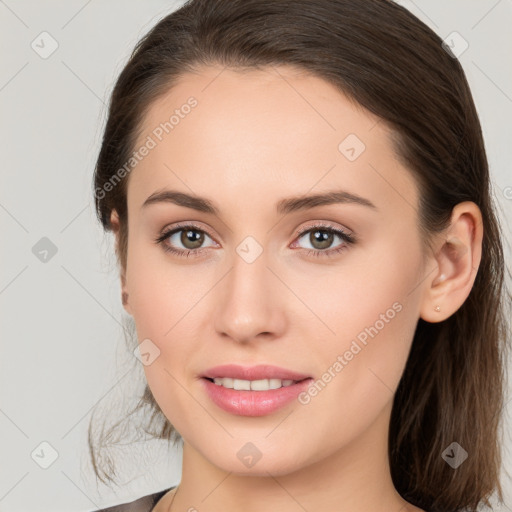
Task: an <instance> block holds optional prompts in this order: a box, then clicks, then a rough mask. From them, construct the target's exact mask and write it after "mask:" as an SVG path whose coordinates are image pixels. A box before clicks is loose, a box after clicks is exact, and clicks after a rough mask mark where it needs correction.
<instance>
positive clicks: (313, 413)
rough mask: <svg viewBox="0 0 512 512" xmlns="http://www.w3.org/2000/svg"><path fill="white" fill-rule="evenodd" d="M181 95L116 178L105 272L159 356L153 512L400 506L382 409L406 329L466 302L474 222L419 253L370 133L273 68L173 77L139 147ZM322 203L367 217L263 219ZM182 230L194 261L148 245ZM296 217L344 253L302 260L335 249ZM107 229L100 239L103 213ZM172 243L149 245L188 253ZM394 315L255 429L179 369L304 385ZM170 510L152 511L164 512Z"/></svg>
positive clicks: (379, 134)
mask: <svg viewBox="0 0 512 512" xmlns="http://www.w3.org/2000/svg"><path fill="white" fill-rule="evenodd" d="M190 96H194V97H195V98H196V99H197V101H198V105H197V107H195V109H193V110H192V111H191V112H190V114H188V115H187V116H184V118H183V119H180V122H179V124H178V125H177V126H175V128H174V129H173V130H172V131H171V132H170V133H169V134H167V135H165V136H164V137H163V139H162V141H161V142H159V143H158V144H157V145H156V147H154V148H153V149H151V151H150V152H149V154H148V155H147V156H146V157H145V158H144V159H143V160H142V161H141V162H139V163H138V164H137V166H136V167H135V169H134V170H133V171H132V172H131V174H130V175H129V183H128V192H127V194H128V196H127V201H128V218H129V221H128V222H129V242H128V253H127V266H126V268H123V269H121V284H122V291H123V292H124V293H126V294H127V301H126V303H125V304H124V307H125V309H126V311H127V312H128V313H129V314H130V315H132V316H133V317H134V319H135V323H136V327H137V335H138V339H139V341H142V340H144V339H146V338H149V339H150V340H151V342H152V343H153V344H154V345H156V346H157V347H158V349H159V350H160V355H159V356H158V357H157V358H156V359H155V360H154V361H153V362H152V363H151V364H149V365H147V366H144V371H145V374H146V378H147V380H148V384H149V386H150V388H151V390H152V393H153V395H154V397H155V399H156V401H157V402H158V404H159V406H160V407H161V409H162V411H163V412H164V414H165V415H166V417H167V418H168V419H169V420H170V422H171V423H172V424H173V425H174V426H175V427H176V429H177V430H178V432H180V434H181V435H182V437H183V440H184V447H183V470H182V480H181V483H180V486H179V491H178V493H177V495H176V498H175V499H174V502H173V504H172V510H173V511H177V510H189V509H190V510H192V509H191V508H190V507H195V509H197V510H200V511H201V512H209V511H214V510H223V511H224V512H231V511H235V510H241V509H243V510H245V511H248V512H253V511H254V512H255V511H262V510H280V511H283V512H292V511H293V512H295V511H299V510H308V511H316V510H337V511H339V512H348V511H350V512H359V511H361V512H362V511H368V510H373V511H386V512H390V511H396V512H405V511H419V510H420V509H419V508H416V507H414V506H413V505H411V504H409V503H407V502H406V501H405V500H404V499H402V498H401V496H400V495H399V494H398V492H397V491H396V489H395V488H394V486H393V483H392V480H391V476H390V468H389V462H388V446H387V442H388V429H389V420H390V414H391V407H392V403H393V397H394V393H395V391H396V388H397V386H398V383H399V380H400V377H401V375H402V373H403V370H404V368H405V364H406V361H407V356H408V354H409V350H410V347H411V343H412V339H413V334H414V330H415V327H416V324H417V322H418V319H419V318H420V317H421V318H423V319H424V320H426V321H428V322H438V321H442V320H444V319H446V318H447V317H449V316H450V315H452V314H453V313H454V312H455V311H456V310H457V309H458V308H459V307H460V306H461V305H462V303H463V302H464V300H465V299H466V298H467V296H468V294H469V292H470V291H471V287H472V285H473V282H474V279H475V276H476V270H477V268H478V265H479V262H480V256H481V242H482V220H481V214H480V210H479V209H478V207H477V206H476V205H475V204H474V203H472V202H464V203H461V204H459V205H457V206H456V207H455V208H454V210H453V214H452V222H451V225H450V226H449V228H448V229H447V230H446V231H445V232H444V233H441V234H440V235H439V236H438V237H437V238H436V239H435V241H434V242H435V243H434V250H433V251H432V252H425V251H424V249H423V246H422V244H421V236H420V231H419V227H418V216H417V210H418V198H419V192H418V189H417V187H416V183H415V181H414V179H413V177H412V175H411V174H410V172H409V171H408V170H407V169H406V168H405V167H403V166H402V164H400V162H399V161H398V160H397V158H396V155H395V154H394V152H393V148H392V145H391V139H390V132H389V130H388V129H387V128H386V126H385V125H384V123H383V122H379V119H378V118H376V117H375V116H374V115H373V114H371V113H369V112H367V111H365V110H363V109H362V108H361V107H360V106H358V105H355V104H354V103H353V102H351V101H349V100H348V99H347V98H346V97H345V96H344V95H343V94H342V93H340V92H339V91H338V90H337V89H335V88H334V87H333V86H331V85H330V84H328V83H327V82H325V81H323V80H321V79H319V78H317V77H314V76H308V75H307V74H305V73H303V72H301V71H300V70H297V69H294V68H291V67H287V66H280V67H275V68H267V69H264V70H251V71H247V72H244V73H241V72H239V71H235V70H231V69H224V68H222V67H215V66H211V67H204V68H201V69H200V70H198V72H197V73H194V74H192V73H190V74H187V75H184V76H183V78H182V79H181V80H180V82H179V83H178V84H177V85H176V86H174V87H173V88H172V90H170V91H169V92H168V93H167V94H166V95H165V96H163V97H161V98H160V99H158V100H157V101H155V102H154V103H153V104H152V106H151V108H150V110H149V111H148V113H147V115H146V117H145V118H144V121H143V131H142V132H141V136H140V139H139V142H140V144H142V143H143V141H144V140H146V137H147V136H148V135H150V134H151V133H152V131H153V130H154V129H155V127H157V126H158V125H159V124H160V123H161V122H163V121H165V120H167V119H168V118H169V116H170V115H171V114H172V112H173V111H174V110H175V109H176V108H178V109H179V108H180V107H181V106H182V105H183V104H185V103H186V101H187V99H188V98H189V97H190ZM351 133H352V134H356V135H357V137H358V138H359V139H360V140H361V141H363V142H364V144H365V146H366V149H365V150H364V151H363V152H362V153H361V154H360V156H359V157H358V158H357V159H355V160H354V161H349V160H348V159H347V158H346V157H345V156H344V155H343V154H342V153H341V152H340V151H339V149H338V145H339V144H340V142H341V141H343V139H345V137H346V136H347V135H348V134H351ZM137 147H139V145H138V146H137ZM162 188H169V189H175V190H179V191H182V192H184V193H191V194H195V195H199V196H203V197H206V198H208V199H210V200H211V202H212V203H214V204H215V205H216V206H217V207H218V208H219V209H220V215H218V216H216V215H211V214H207V213H202V212H198V211H196V210H193V209H190V208H187V207H184V206H178V205H176V204H172V203H158V204H153V205H151V206H149V207H147V208H141V206H142V204H143V202H144V201H145V200H146V198H147V197H148V196H150V195H151V194H152V193H154V192H155V191H157V190H160V189H162ZM332 189H344V190H347V191H349V192H351V193H354V194H358V195H360V196H362V197H364V198H367V199H369V200H370V201H372V202H373V203H374V204H375V206H376V207H377V209H371V208H368V207H365V206H362V205H360V204H355V203H345V204H332V205H323V206H316V207H314V208H312V209H309V210H306V211H299V212H292V213H288V214H286V215H278V214H276V212H275V204H276V203H277V202H278V201H279V200H280V199H283V198H285V197H290V196H300V195H304V194H313V193H319V192H325V191H327V190H332ZM182 221H193V222H194V223H196V224H198V225H199V227H200V228H201V229H203V230H204V233H206V234H204V241H203V245H202V246H201V247H202V248H206V249H204V251H203V253H202V254H201V255H199V256H197V257H189V258H185V257H178V256H176V255H173V254H169V253H166V252H165V251H164V249H163V246H162V245H159V244H156V243H155V242H154V239H155V238H156V237H158V236H159V235H160V234H161V233H162V232H163V231H164V229H165V228H170V227H172V226H174V225H175V224H176V223H177V222H182ZM316 222H319V223H321V224H322V225H323V224H327V225H329V224H331V225H332V226H334V227H335V228H341V229H343V230H344V231H347V232H349V233H352V234H353V235H354V236H355V237H357V241H356V243H354V244H353V245H348V246H346V247H345V250H343V251H342V252H341V253H339V254H337V255H334V256H333V257H332V258H328V257H326V256H323V257H322V255H320V257H314V256H308V255H307V250H308V249H309V250H313V251H315V250H316V251H317V252H322V251H324V252H325V251H326V250H329V249H335V248H338V247H340V246H342V245H343V244H344V243H345V242H344V241H343V240H342V239H340V238H339V237H338V236H337V235H335V236H334V237H333V238H332V241H331V244H330V245H329V244H327V245H326V246H323V247H324V248H322V245H321V244H319V243H318V242H315V239H312V238H311V237H310V233H306V234H305V235H304V234H303V235H300V237H299V236H298V235H296V232H297V231H298V230H299V229H306V228H308V227H311V225H312V224H313V223H316ZM112 223H113V226H114V230H115V232H116V235H117V233H118V228H119V220H118V217H117V213H116V212H115V211H113V212H112ZM181 234H182V233H181V232H180V233H178V234H177V235H174V236H173V237H172V240H171V239H169V238H168V239H167V241H168V242H169V243H171V244H174V246H175V248H177V249H178V250H179V249H181V250H186V249H187V248H188V249H190V248H191V247H192V248H193V247H194V245H193V244H191V243H189V244H188V245H183V242H180V235H181ZM247 236H251V237H253V238H254V239H255V240H256V241H257V242H258V244H259V245H260V246H261V248H262V250H263V252H262V253H261V255H260V256H259V257H258V258H256V259H255V261H253V262H252V263H250V264H249V263H247V262H246V261H245V260H244V259H243V258H242V257H240V256H239V254H238V253H237V252H236V248H237V247H238V246H239V244H240V243H241V242H242V241H243V240H244V239H245V238H246V237H247ZM181 240H183V238H182V239H181ZM185 243H186V239H185ZM195 247H197V246H195ZM196 250H197V249H196ZM396 302H398V303H399V304H400V305H401V310H400V312H398V313H396V315H395V316H394V318H393V319H392V320H389V321H388V322H386V323H385V325H384V327H383V328H382V329H380V330H379V332H378V334H377V335H375V336H374V337H373V338H369V339H368V343H367V345H365V346H363V348H362V350H361V351H360V352H359V353H358V354H357V355H356V356H354V357H353V359H352V360H350V361H349V362H348V364H347V365H346V366H345V367H344V368H343V370H342V371H340V372H338V373H337V374H336V376H335V377H334V378H332V380H331V381H330V382H329V383H328V384H327V385H326V386H325V388H324V389H323V390H322V391H321V392H320V393H318V394H317V396H315V397H313V398H312V399H311V401H310V402H309V403H308V404H307V405H303V404H301V403H299V402H297V401H293V402H292V403H291V404H290V405H288V406H286V407H285V408H283V409H281V410H278V411H277V412H275V413H273V414H269V415H266V416H262V417H258V418H254V417H242V416H238V415H233V414H230V413H227V412H225V411H223V410H222V409H219V408H218V407H217V406H216V405H215V404H214V403H213V402H211V401H210V399H209V398H208V396H207V395H206V393H205V392H204V391H203V387H202V385H201V384H202V383H201V382H200V380H199V377H198V376H199V374H200V373H201V372H202V371H204V370H206V369H207V368H210V367H212V366H215V365H217V364H223V363H230V362H236V363H240V364H247V365H252V364H260V363H269V364H275V365H278V366H282V367H285V368H289V369H292V370H296V371H299V372H303V373H305V374H308V375H311V376H313V377H314V378H315V379H319V378H321V377H322V374H324V372H326V371H327V369H328V368H329V367H332V365H333V363H334V362H335V361H336V359H337V357H338V355H340V354H341V355H342V354H344V353H345V352H346V351H347V350H348V349H349V348H350V346H351V343H352V341H353V340H354V339H356V336H357V335H358V334H359V333H361V332H362V331H364V329H365V327H368V326H371V325H375V323H376V321H377V320H379V318H381V317H380V315H381V314H385V313H386V311H387V310H389V309H390V308H392V305H393V304H394V303H396ZM436 305H440V307H441V311H440V312H436V311H435V310H434V308H435V306H436ZM360 345H361V344H360ZM247 442H251V443H253V444H254V445H255V446H256V447H257V448H258V450H259V451H260V452H261V453H262V457H261V459H260V460H259V461H258V462H257V463H256V464H255V465H254V466H252V467H250V468H247V467H245V466H244V465H243V464H242V463H241V462H240V460H239V459H238V457H237V452H238V451H239V450H240V449H241V448H242V446H244V445H245V443H247ZM249 476H250V477H251V478H248V477H249ZM173 496H174V491H170V492H169V493H167V494H166V495H165V496H164V497H163V498H162V499H161V501H160V502H159V503H158V505H157V506H156V508H155V510H156V511H157V512H163V511H167V510H168V509H169V505H170V503H171V500H172V498H173Z"/></svg>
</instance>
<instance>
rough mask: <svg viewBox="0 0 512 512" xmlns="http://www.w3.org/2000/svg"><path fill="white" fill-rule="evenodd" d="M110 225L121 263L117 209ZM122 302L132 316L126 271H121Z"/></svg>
mask: <svg viewBox="0 0 512 512" xmlns="http://www.w3.org/2000/svg"><path fill="white" fill-rule="evenodd" d="M110 225H111V227H112V231H113V233H114V235H115V239H116V241H115V247H116V248H115V251H116V254H117V256H118V261H119V233H120V230H119V228H120V224H119V215H118V213H117V211H116V210H115V209H113V210H112V212H111V213H110ZM120 277H121V302H122V304H123V308H124V309H125V311H126V312H127V313H128V314H129V315H132V310H131V307H130V303H129V294H128V292H127V286H126V276H125V269H121V274H120Z"/></svg>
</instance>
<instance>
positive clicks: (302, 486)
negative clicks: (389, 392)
mask: <svg viewBox="0 0 512 512" xmlns="http://www.w3.org/2000/svg"><path fill="white" fill-rule="evenodd" d="M390 412H391V403H390V404H389V406H388V407H386V409H385V410H384V411H383V413H382V414H381V415H380V416H379V417H378V418H377V420H376V421H375V422H374V423H373V424H372V425H370V427H369V428H368V429H367V430H366V431H365V432H363V433H362V434H361V435H359V436H358V438H356V439H353V440H352V441H351V442H349V443H347V444H346V445H345V446H343V447H342V448H341V449H339V450H338V451H336V452H334V453H331V454H328V455H327V456H325V457H318V458H317V459H316V460H314V461H311V463H310V464H308V465H306V466H301V467H300V468H298V469H295V470H293V471H286V470H282V471H281V472H279V471H276V470H270V469H269V470H268V471H267V470H265V468H262V464H258V466H259V467H260V472H259V473H258V474H257V475H255V474H252V475H251V474H247V473H246V474H236V473H235V472H234V471H226V470H223V469H221V468H219V467H217V466H215V465H214V464H212V463H211V462H210V461H209V460H208V459H206V458H205V457H204V456H203V455H202V454H201V453H200V452H198V451H197V450H196V449H194V447H193V446H191V445H190V444H189V443H187V442H184V445H183V469H182V478H181V482H180V485H179V492H177V494H176V495H175V498H174V501H173V503H172V511H173V512H174V511H175V510H200V511H201V512H213V511H218V510H222V511H223V512H235V511H239V510H244V511H246V512H260V511H261V510H280V511H282V512H292V511H293V512H296V511H297V510H300V509H301V508H302V509H303V510H320V509H324V510H336V511H338V512H367V511H368V510H372V511H375V512H377V511H382V512H384V511H386V512H390V511H391V512H412V511H418V510H420V509H418V508H416V507H413V506H412V505H410V504H408V503H407V502H406V501H405V500H403V498H402V497H401V496H400V495H399V494H398V492H397V491H396V489H395V488H394V486H393V482H392V479H391V473H390V467H389V459H388V453H387V449H388V437H387V436H388V428H389V419H390ZM319 427H320V426H319ZM236 444H237V443H236V442H235V443H233V445H236ZM242 444H243V443H242ZM235 451H236V449H235ZM260 462H263V458H262V459H261V461H260ZM255 468H256V466H255Z"/></svg>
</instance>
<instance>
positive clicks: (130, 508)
mask: <svg viewBox="0 0 512 512" xmlns="http://www.w3.org/2000/svg"><path fill="white" fill-rule="evenodd" d="M171 489H174V487H169V489H164V490H163V491H159V492H155V493H153V494H148V495H146V496H142V497H141V498H138V499H136V500H135V501H130V502H129V503H120V504H119V505H114V506H113V507H108V508H102V509H100V510H97V511H96V512H151V511H152V510H153V508H154V506H155V505H156V504H157V502H158V501H159V500H160V499H161V498H162V497H163V496H164V494H166V493H167V492H169V491H170V490H171Z"/></svg>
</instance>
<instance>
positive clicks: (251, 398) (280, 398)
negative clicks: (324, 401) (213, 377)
mask: <svg viewBox="0 0 512 512" xmlns="http://www.w3.org/2000/svg"><path fill="white" fill-rule="evenodd" d="M201 380H202V381H203V383H204V386H205V388H206V392H207V393H208V395H209V397H210V398H211V399H212V401H213V402H214V403H215V404H216V405H218V406H219V407H220V408H221V409H224V410H225V411H227V412H229V413H231V414H237V415H239V416H265V415H266V414H271V413H273V412H275V411H277V410H278V409H281V408H282V407H284V406H285V405H288V404H289V403H290V402H292V401H293V400H294V399H296V398H297V396H298V395H299V394H300V393H301V392H302V391H305V390H306V389H307V387H308V386H309V384H310V382H311V381H312V380H313V379H312V378H308V379H305V380H302V381H300V382H297V383H296V384H292V385H291V386H286V387H281V388H279V389H269V390H268V391H249V390H237V389H229V388H225V387H224V386H219V385H218V384H215V383H214V382H211V381H209V380H208V379H205V378H202V379H201Z"/></svg>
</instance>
